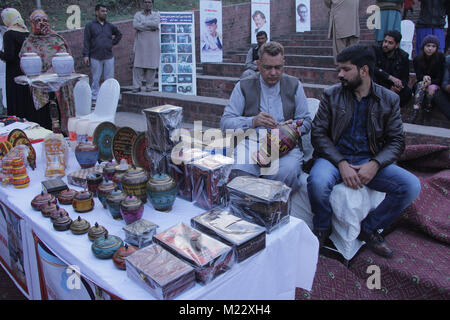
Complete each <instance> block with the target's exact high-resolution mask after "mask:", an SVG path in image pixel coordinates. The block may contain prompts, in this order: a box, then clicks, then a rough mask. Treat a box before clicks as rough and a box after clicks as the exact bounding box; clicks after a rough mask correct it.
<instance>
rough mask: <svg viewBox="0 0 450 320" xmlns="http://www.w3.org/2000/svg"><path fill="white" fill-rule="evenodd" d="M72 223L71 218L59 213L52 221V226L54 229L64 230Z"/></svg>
mask: <svg viewBox="0 0 450 320" xmlns="http://www.w3.org/2000/svg"><path fill="white" fill-rule="evenodd" d="M71 224H72V219H70V217H69V216H66V215H65V214H63V213H60V214H59V216H58V217H56V218H55V221H54V222H53V228H54V229H55V230H56V231H66V230H69V229H70V225H71Z"/></svg>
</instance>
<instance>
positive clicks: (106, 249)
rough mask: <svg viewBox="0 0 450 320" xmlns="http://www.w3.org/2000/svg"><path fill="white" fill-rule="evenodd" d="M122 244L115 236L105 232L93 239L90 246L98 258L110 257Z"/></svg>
mask: <svg viewBox="0 0 450 320" xmlns="http://www.w3.org/2000/svg"><path fill="white" fill-rule="evenodd" d="M122 246H123V241H122V239H120V238H119V237H117V236H113V235H107V234H105V235H104V236H102V237H99V238H97V239H95V241H94V243H93V244H92V246H91V250H92V253H93V254H94V255H95V256H96V257H97V258H99V259H110V258H112V256H113V255H114V253H115V252H116V251H117V250H119V249H120V247H122Z"/></svg>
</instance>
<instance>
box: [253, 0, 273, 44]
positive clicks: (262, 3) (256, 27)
mask: <svg viewBox="0 0 450 320" xmlns="http://www.w3.org/2000/svg"><path fill="white" fill-rule="evenodd" d="M250 14H251V16H250V19H251V43H252V44H256V34H257V33H258V32H259V31H265V32H266V33H267V40H268V41H270V0H259V1H252V5H251V12H250Z"/></svg>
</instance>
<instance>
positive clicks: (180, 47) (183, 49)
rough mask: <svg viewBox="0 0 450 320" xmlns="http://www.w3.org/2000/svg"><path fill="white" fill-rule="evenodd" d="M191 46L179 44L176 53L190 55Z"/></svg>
mask: <svg viewBox="0 0 450 320" xmlns="http://www.w3.org/2000/svg"><path fill="white" fill-rule="evenodd" d="M191 52H192V45H191V44H179V45H178V53H191Z"/></svg>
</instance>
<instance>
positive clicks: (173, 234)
mask: <svg viewBox="0 0 450 320" xmlns="http://www.w3.org/2000/svg"><path fill="white" fill-rule="evenodd" d="M153 241H155V243H156V244H159V245H161V246H162V247H163V248H165V249H167V250H169V251H170V252H171V253H173V254H174V255H175V256H176V257H178V258H181V259H183V260H184V261H186V262H188V263H189V264H190V265H191V266H193V267H194V269H195V276H196V279H197V280H198V281H199V282H201V283H203V284H207V283H209V282H210V281H212V280H213V279H214V278H215V277H217V276H218V275H220V274H222V273H224V272H226V271H227V270H229V269H231V268H232V267H233V265H234V263H235V257H234V251H233V249H232V248H231V247H230V246H227V245H226V244H224V243H222V242H220V241H218V240H216V239H214V238H212V237H210V236H208V235H207V234H204V233H202V232H200V231H198V230H195V229H194V228H192V227H190V226H187V225H185V224H184V223H179V224H177V225H175V226H173V227H172V228H169V229H167V230H166V231H164V232H161V233H158V234H156V235H154V236H153Z"/></svg>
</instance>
